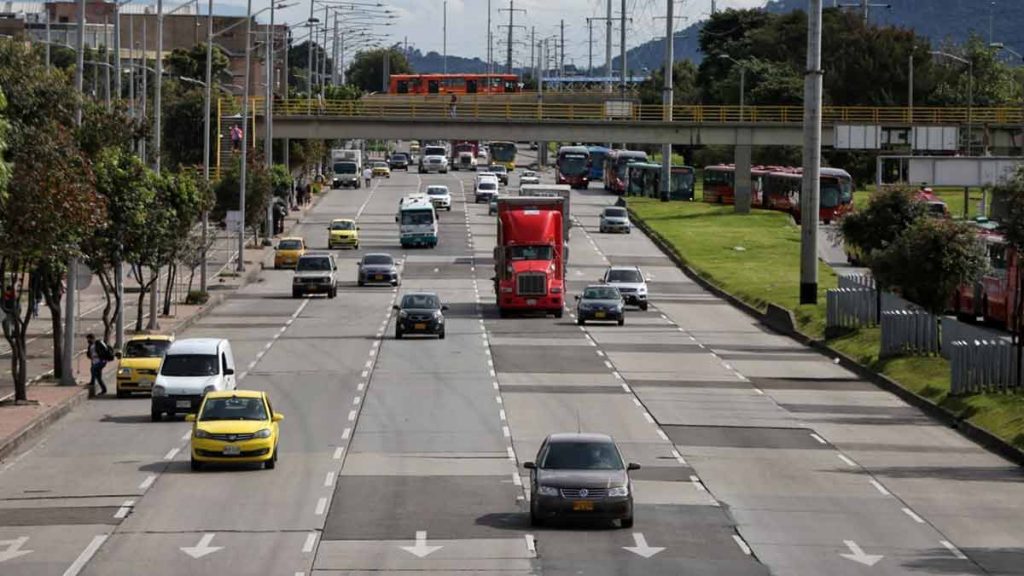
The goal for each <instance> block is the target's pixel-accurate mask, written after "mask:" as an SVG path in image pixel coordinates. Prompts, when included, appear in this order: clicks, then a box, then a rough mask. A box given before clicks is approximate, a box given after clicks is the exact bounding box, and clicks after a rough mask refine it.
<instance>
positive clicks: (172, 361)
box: [150, 338, 235, 422]
mask: <svg viewBox="0 0 1024 576" xmlns="http://www.w3.org/2000/svg"><path fill="white" fill-rule="evenodd" d="M234 389H235V357H234V355H233V354H232V353H231V343H230V342H228V341H227V340H226V339H224V338H187V339H184V340H177V341H175V342H174V344H171V347H170V348H168V349H167V355H166V356H164V359H163V362H161V363H160V372H159V373H158V374H157V375H156V381H155V382H154V383H153V400H152V405H151V408H150V416H151V417H152V420H153V421H154V422H157V421H159V420H160V419H162V418H163V415H164V414H170V415H172V416H173V415H174V414H178V413H189V412H195V411H196V410H198V409H199V404H201V403H202V401H203V396H204V395H205V394H206V393H207V392H210V391H213V390H234Z"/></svg>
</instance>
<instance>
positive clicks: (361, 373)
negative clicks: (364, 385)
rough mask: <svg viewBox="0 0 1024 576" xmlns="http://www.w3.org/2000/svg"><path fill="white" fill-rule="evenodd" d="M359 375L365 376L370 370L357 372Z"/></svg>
mask: <svg viewBox="0 0 1024 576" xmlns="http://www.w3.org/2000/svg"><path fill="white" fill-rule="evenodd" d="M359 375H360V376H362V377H363V378H366V377H367V376H369V375H370V371H369V370H363V371H362V372H360V373H359Z"/></svg>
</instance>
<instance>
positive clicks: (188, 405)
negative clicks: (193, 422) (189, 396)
mask: <svg viewBox="0 0 1024 576" xmlns="http://www.w3.org/2000/svg"><path fill="white" fill-rule="evenodd" d="M174 407H175V408H191V407H192V401H191V400H178V401H177V402H175V403H174Z"/></svg>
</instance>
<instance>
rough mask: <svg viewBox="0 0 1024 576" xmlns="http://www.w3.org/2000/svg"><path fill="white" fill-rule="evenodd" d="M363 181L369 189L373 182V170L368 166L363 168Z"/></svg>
mask: <svg viewBox="0 0 1024 576" xmlns="http://www.w3.org/2000/svg"><path fill="white" fill-rule="evenodd" d="M363 180H366V187H367V188H369V187H370V184H371V181H372V180H373V169H372V168H370V167H369V166H367V167H366V168H363Z"/></svg>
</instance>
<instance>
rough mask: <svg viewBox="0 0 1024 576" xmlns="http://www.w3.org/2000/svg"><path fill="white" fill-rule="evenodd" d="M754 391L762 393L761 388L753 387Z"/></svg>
mask: <svg viewBox="0 0 1024 576" xmlns="http://www.w3.org/2000/svg"><path fill="white" fill-rule="evenodd" d="M754 392H757V393H758V394H762V395H763V394H764V390H761V389H760V388H754Z"/></svg>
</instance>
